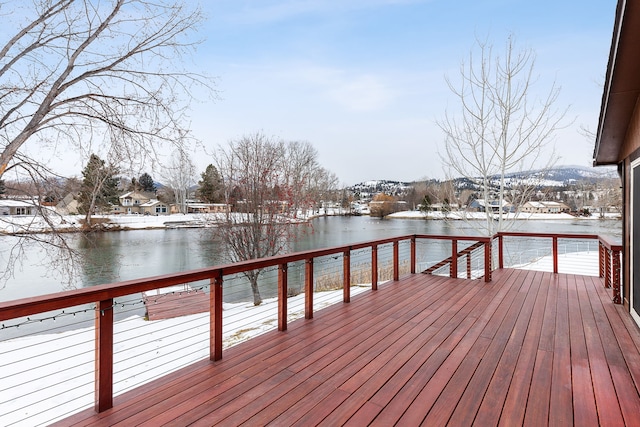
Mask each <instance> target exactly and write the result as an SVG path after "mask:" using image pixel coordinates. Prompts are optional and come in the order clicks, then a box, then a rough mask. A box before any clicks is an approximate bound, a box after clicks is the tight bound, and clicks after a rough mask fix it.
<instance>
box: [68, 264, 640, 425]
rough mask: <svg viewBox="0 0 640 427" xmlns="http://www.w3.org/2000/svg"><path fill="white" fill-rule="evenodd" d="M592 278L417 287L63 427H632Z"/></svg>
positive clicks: (298, 328) (521, 277) (545, 276)
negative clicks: (470, 426)
mask: <svg viewBox="0 0 640 427" xmlns="http://www.w3.org/2000/svg"><path fill="white" fill-rule="evenodd" d="M610 299H611V298H610V291H609V290H605V289H603V288H602V281H601V279H598V278H593V277H585V276H575V275H565V274H557V275H554V274H551V273H543V272H535V271H520V270H511V269H504V270H498V271H495V272H494V276H493V281H492V282H491V283H484V282H482V281H469V280H457V279H449V278H444V277H437V276H429V275H423V274H416V275H412V276H409V277H407V278H404V279H402V280H400V281H399V282H389V283H387V284H384V285H381V286H380V288H379V290H378V291H375V292H373V291H372V292H366V293H364V294H361V295H358V296H355V297H354V298H352V301H351V303H349V304H338V305H335V306H332V307H329V308H327V309H324V310H321V311H318V312H316V313H315V314H314V319H312V320H304V319H301V320H298V321H295V322H292V323H290V324H289V329H288V331H286V332H277V331H275V332H271V333H267V334H265V335H262V336H260V337H258V338H255V339H252V340H250V341H248V342H246V343H243V344H240V345H237V346H235V347H233V348H230V349H228V350H225V353H224V358H223V360H221V361H219V362H215V363H213V362H209V361H202V362H200V363H197V364H195V365H192V366H190V367H187V368H185V369H182V370H180V371H178V372H175V373H173V374H170V375H168V376H166V377H163V378H161V379H159V380H156V381H154V382H152V383H149V384H147V385H145V386H142V387H140V388H138V389H135V390H133V391H131V392H128V393H126V394H124V395H121V396H119V397H117V398H116V399H115V406H114V408H113V409H111V410H108V411H106V412H104V413H101V414H96V413H94V412H93V411H85V412H82V413H80V414H77V415H75V416H73V417H71V418H69V419H66V420H64V422H62V423H60V424H64V425H122V426H131V425H148V426H160V425H174V426H183V425H196V426H211V425H243V424H244V425H247V426H258V425H280V426H289V425H300V426H308V425H325V426H337V425H353V426H361V425H374V426H391V425H400V426H413V425H425V426H439V425H452V426H467V425H478V426H492V425H505V426H516V425H522V424H524V425H531V426H543V425H560V426H567V425H578V426H588V425H629V426H631V425H640V395H639V393H638V390H639V389H640V350H639V349H640V333H639V331H638V328H637V327H636V325H635V324H634V323H632V321H631V320H630V317H629V316H628V314H626V313H625V312H624V309H623V307H622V306H619V305H614V304H613V303H611V301H610Z"/></svg>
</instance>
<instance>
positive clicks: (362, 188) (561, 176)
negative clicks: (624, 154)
mask: <svg viewBox="0 0 640 427" xmlns="http://www.w3.org/2000/svg"><path fill="white" fill-rule="evenodd" d="M527 178H534V179H536V181H538V180H539V182H540V184H541V185H543V186H546V187H563V186H567V185H571V184H575V183H578V182H585V183H594V182H597V181H599V180H602V179H612V178H618V172H617V170H616V168H615V167H597V168H596V167H588V166H556V167H554V168H552V169H551V170H548V171H544V170H533V171H526V172H516V173H511V174H508V175H507V176H506V179H507V185H508V184H509V183H510V182H514V181H520V182H521V181H522V180H526V179H527ZM497 180H498V177H497V176H494V177H493V179H492V183H493V185H497ZM431 181H438V180H431ZM454 182H455V187H456V188H458V189H459V190H460V189H465V188H468V189H477V188H476V187H477V184H475V183H474V182H473V180H470V179H468V178H456V179H454ZM414 184H415V182H413V183H412V182H402V181H393V180H386V179H382V180H373V181H365V182H361V183H359V184H356V185H353V186H351V187H349V190H351V191H352V192H354V193H359V194H360V195H361V196H367V195H371V196H372V195H375V194H377V193H380V192H384V193H387V194H391V195H400V194H405V193H406V191H407V190H408V189H409V188H411V187H412V186H413V185H414Z"/></svg>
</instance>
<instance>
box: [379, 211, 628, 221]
mask: <svg viewBox="0 0 640 427" xmlns="http://www.w3.org/2000/svg"><path fill="white" fill-rule="evenodd" d="M388 218H398V219H445V218H448V219H453V220H460V219H468V220H486V219H487V216H486V214H484V213H483V212H449V213H448V214H447V215H446V216H445V214H444V213H443V212H439V211H438V212H428V213H424V212H421V211H402V212H396V213H392V214H391V215H389V216H388ZM503 218H504V219H506V220H513V219H517V220H545V221H548V220H562V219H564V220H567V219H585V220H586V219H600V217H599V216H598V215H591V216H588V217H575V216H572V215H569V214H568V213H555V214H551V213H550V214H543V213H523V212H521V213H519V214H517V215H516V214H513V213H509V214H506V215H505V216H504V217H503ZM605 218H607V219H620V215H619V214H612V213H607V214H605Z"/></svg>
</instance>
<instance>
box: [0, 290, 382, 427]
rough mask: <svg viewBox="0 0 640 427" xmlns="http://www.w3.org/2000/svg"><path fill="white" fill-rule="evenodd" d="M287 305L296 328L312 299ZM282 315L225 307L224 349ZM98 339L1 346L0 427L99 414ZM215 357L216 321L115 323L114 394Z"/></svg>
mask: <svg viewBox="0 0 640 427" xmlns="http://www.w3.org/2000/svg"><path fill="white" fill-rule="evenodd" d="M367 289H370V286H353V287H352V288H351V295H352V296H353V295H357V294H359V293H361V292H364V291H365V290H367ZM342 298H343V293H342V290H338V291H328V292H318V293H316V294H314V310H320V309H322V308H324V307H327V306H328V305H331V304H335V303H337V302H340V301H342ZM287 304H288V308H289V310H288V312H289V315H288V320H289V321H292V320H295V319H298V318H301V317H304V294H300V295H297V296H295V297H291V298H289V299H288V300H287ZM277 308H278V301H277V299H267V300H265V301H264V302H263V304H262V305H260V306H257V307H256V306H254V305H253V304H251V303H240V304H224V308H223V309H224V312H223V325H224V327H223V346H224V347H225V348H228V347H230V346H232V345H235V344H238V343H240V342H243V341H246V340H248V339H250V338H252V337H255V336H257V335H259V334H262V333H264V332H266V331H269V330H273V329H275V328H276V327H277ZM49 322H51V320H49ZM0 334H1V332H0ZM0 339H1V335H0ZM94 339H95V330H94V328H82V329H77V330H70V331H65V332H61V333H57V334H44V335H31V336H27V337H23V338H15V339H9V340H5V341H0V426H36V425H46V424H49V423H51V422H53V421H54V420H58V419H63V418H65V417H67V416H69V415H70V414H72V413H74V412H78V411H79V410H81V409H86V408H89V407H91V406H92V405H93V391H94ZM208 357H209V314H208V313H201V314H194V315H190V316H183V317H177V318H173V319H166V320H156V321H146V320H144V318H143V317H142V316H132V317H129V318H127V319H124V320H121V321H118V322H115V324H114V359H115V360H114V394H115V395H118V394H121V393H123V392H125V391H127V390H130V389H132V388H134V387H137V386H140V385H142V384H144V383H146V382H149V381H151V380H153V379H155V378H158V377H160V376H162V375H166V374H167V373H169V372H172V371H175V370H177V369H180V368H182V367H184V366H187V365H189V364H191V363H193V362H195V361H198V360H202V359H206V358H208Z"/></svg>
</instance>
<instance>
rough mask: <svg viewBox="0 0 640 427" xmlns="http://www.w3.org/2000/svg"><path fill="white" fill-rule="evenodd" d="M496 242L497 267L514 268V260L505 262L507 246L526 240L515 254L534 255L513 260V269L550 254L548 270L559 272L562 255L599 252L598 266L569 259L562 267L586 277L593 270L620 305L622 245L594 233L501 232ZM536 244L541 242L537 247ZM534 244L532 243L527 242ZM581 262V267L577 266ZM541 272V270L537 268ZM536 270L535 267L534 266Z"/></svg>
mask: <svg viewBox="0 0 640 427" xmlns="http://www.w3.org/2000/svg"><path fill="white" fill-rule="evenodd" d="M494 239H495V240H496V241H497V242H498V243H497V246H498V268H504V267H505V264H507V266H508V267H514V265H513V264H514V261H512V262H511V263H509V262H507V257H506V253H507V247H508V245H509V244H511V245H513V244H514V243H515V242H523V241H526V242H527V243H526V244H525V246H526V249H522V248H518V249H516V251H515V252H517V253H518V254H521V252H523V251H524V252H527V251H528V252H532V251H535V252H536V254H535V255H528V256H525V257H524V259H525V260H526V261H524V262H523V261H522V258H518V260H517V261H515V264H516V266H518V265H525V266H527V267H529V266H528V265H529V264H532V263H535V262H536V261H538V260H539V259H540V258H542V257H545V256H547V255H550V258H549V257H547V258H546V259H547V260H550V261H551V265H550V266H549V267H550V271H552V272H553V273H558V272H562V271H561V270H562V269H561V267H562V265H560V260H561V258H562V255H563V254H564V255H566V254H573V255H579V254H584V253H585V252H595V251H597V252H598V264H597V265H593V264H592V263H591V262H590V259H588V261H586V262H585V261H581V260H580V259H579V258H577V257H575V256H574V258H573V259H571V260H565V264H567V265H569V268H571V269H572V270H573V271H576V270H577V271H580V272H581V274H584V275H589V271H593V274H594V275H598V276H599V277H602V278H604V280H605V287H607V288H612V293H613V295H612V301H613V302H614V303H616V304H621V303H622V299H621V290H620V288H621V280H620V265H621V256H622V245H621V244H619V243H615V242H614V241H613V240H612V239H611V238H609V237H607V236H599V235H595V234H550V233H519V232H500V233H497V234H496V235H495V236H494ZM535 241H538V242H540V243H539V244H536V242H535ZM529 242H533V243H529ZM581 262H582V264H580V263H581ZM538 268H542V269H544V267H538ZM534 269H535V267H534Z"/></svg>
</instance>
